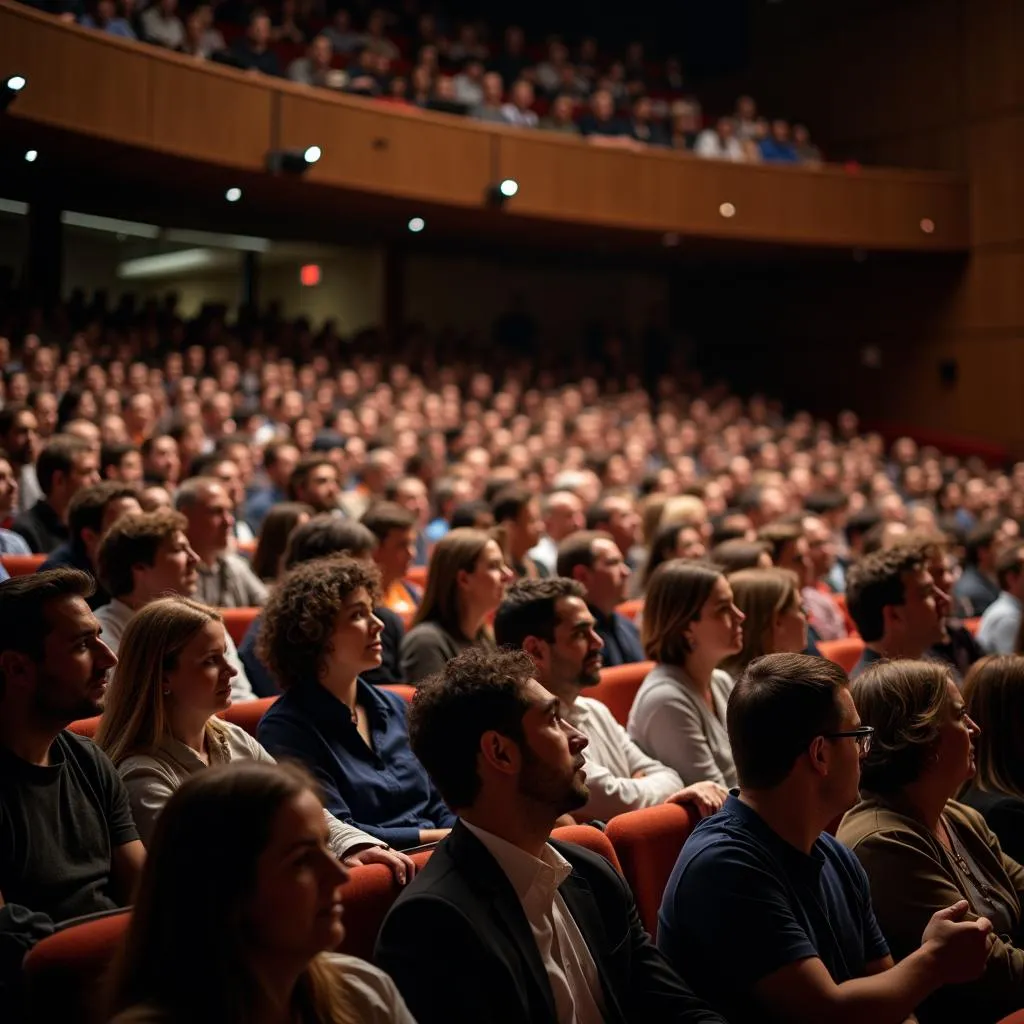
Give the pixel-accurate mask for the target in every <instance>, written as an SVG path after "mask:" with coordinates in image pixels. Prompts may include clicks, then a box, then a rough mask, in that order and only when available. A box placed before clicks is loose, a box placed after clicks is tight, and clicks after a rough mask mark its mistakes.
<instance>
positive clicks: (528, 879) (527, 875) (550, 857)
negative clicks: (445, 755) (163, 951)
mask: <svg viewBox="0 0 1024 1024" xmlns="http://www.w3.org/2000/svg"><path fill="white" fill-rule="evenodd" d="M462 824H463V825H465V826H466V828H468V829H469V831H470V832H472V833H473V835H475V836H476V837H477V839H479V840H480V842H481V843H483V844H484V846H486V847H487V850H488V852H489V853H490V854H491V856H492V857H493V858H494V859H495V860H496V861H497V862H498V866H499V867H500V868H501V870H502V871H504V872H505V877H506V878H508V880H509V882H511V883H512V888H513V889H515V891H516V895H517V896H518V897H519V902H520V903H521V904H522V906H523V913H524V914H525V915H526V920H527V921H528V922H529V924H530V930H531V931H532V932H533V937H534V939H536V941H537V950H538V952H539V953H540V959H541V962H542V963H543V964H544V970H545V971H547V975H548V982H549V983H550V985H551V993H552V995H553V996H554V1000H555V1012H556V1016H557V1017H558V1020H559V1022H560V1024H603V1022H604V994H603V992H602V990H601V979H600V977H599V975H598V973H597V964H595V963H594V958H593V957H592V956H591V954H590V949H589V948H588V946H587V943H586V940H585V939H584V938H583V935H582V934H581V933H580V930H579V927H578V926H577V924H576V922H575V921H574V920H573V916H572V914H570V913H569V908H568V907H567V906H566V905H565V901H564V900H563V899H562V896H561V893H559V891H558V887H559V886H560V885H561V884H562V882H564V881H565V880H566V878H568V877H569V875H570V874H571V873H572V865H571V864H570V863H569V862H568V861H567V860H566V859H565V858H564V857H563V856H562V855H561V854H560V853H559V852H558V851H557V850H556V849H555V848H554V847H553V846H551V845H550V844H548V843H545V845H544V851H543V854H542V857H541V859H540V860H538V859H537V858H536V857H534V856H533V855H532V854H529V853H527V852H526V851H525V850H521V849H520V848H519V847H518V846H515V845H513V844H512V843H510V842H508V841H507V840H505V839H502V838H500V837H499V836H496V835H493V834H492V833H490V832H485V831H484V830H483V829H482V828H477V827H476V826H475V825H471V824H470V823H469V822H468V821H466V820H465V818H463V819H462Z"/></svg>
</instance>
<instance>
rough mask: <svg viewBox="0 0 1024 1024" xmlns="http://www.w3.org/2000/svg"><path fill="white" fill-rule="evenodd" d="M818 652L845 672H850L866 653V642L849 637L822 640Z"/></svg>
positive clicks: (858, 638) (857, 637)
mask: <svg viewBox="0 0 1024 1024" xmlns="http://www.w3.org/2000/svg"><path fill="white" fill-rule="evenodd" d="M818 650H819V651H821V653H822V656H823V657H825V658H828V660H829V661H834V662H835V663H836V664H837V665H839V666H840V667H841V668H842V670H843V671H844V672H850V671H851V670H852V669H853V666H854V665H856V664H857V662H858V661H860V656H861V655H862V654H863V653H864V641H863V640H861V638H860V637H859V636H848V637H845V638H844V639H842V640H821V641H819V642H818Z"/></svg>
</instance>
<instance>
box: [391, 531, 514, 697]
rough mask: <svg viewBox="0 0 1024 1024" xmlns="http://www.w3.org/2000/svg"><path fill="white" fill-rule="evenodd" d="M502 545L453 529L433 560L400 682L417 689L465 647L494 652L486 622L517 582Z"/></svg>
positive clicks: (406, 643) (485, 536) (407, 643)
mask: <svg viewBox="0 0 1024 1024" xmlns="http://www.w3.org/2000/svg"><path fill="white" fill-rule="evenodd" d="M514 578H515V577H514V574H513V572H512V570H511V569H510V568H509V567H508V566H507V565H506V564H505V556H504V554H503V553H502V550H501V548H500V547H499V545H498V542H497V541H495V540H492V539H491V537H490V536H489V535H488V534H486V533H484V532H483V531H481V530H472V529H461V528H460V529H455V530H451V531H450V532H449V533H447V534H445V536H444V537H442V538H441V540H440V541H438V543H437V545H436V546H435V548H434V551H433V554H431V556H430V567H429V569H428V571H427V589H426V591H425V593H424V594H423V600H422V601H421V602H420V606H419V608H418V609H417V610H416V615H415V617H414V618H413V624H412V628H411V629H410V630H409V632H408V633H406V634H405V637H404V638H403V639H402V678H403V681H404V682H406V683H411V684H413V685H416V684H418V683H419V682H420V681H421V680H422V679H425V678H426V677H427V676H429V675H432V674H433V673H435V672H439V671H441V669H442V668H444V664H445V662H446V661H448V660H449V659H450V658H454V657H455V655H456V654H458V653H459V652H460V651H463V650H465V649H466V648H467V647H474V646H482V647H487V648H490V647H493V646H494V639H493V637H492V635H491V630H490V627H489V626H488V625H487V620H488V619H489V617H490V616H491V615H492V614H493V613H494V612H495V610H496V609H497V607H498V605H500V604H501V600H502V598H503V597H504V595H505V587H506V586H507V585H508V584H509V583H510V582H511V581H512V580H513V579H514Z"/></svg>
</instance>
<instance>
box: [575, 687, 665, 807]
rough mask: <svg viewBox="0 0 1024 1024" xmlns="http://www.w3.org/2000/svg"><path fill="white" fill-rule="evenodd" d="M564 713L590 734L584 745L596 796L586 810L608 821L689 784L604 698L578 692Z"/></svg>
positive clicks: (590, 785)
mask: <svg viewBox="0 0 1024 1024" xmlns="http://www.w3.org/2000/svg"><path fill="white" fill-rule="evenodd" d="M563 717H564V718H565V720H566V721H567V722H568V723H569V724H570V725H571V726H572V727H573V728H574V729H578V730H579V731H580V732H581V733H583V735H584V736H586V737H587V739H589V740H590V742H589V743H588V744H587V746H586V748H585V749H584V751H583V757H584V758H585V759H586V762H587V765H586V769H587V789H588V790H590V799H589V800H588V801H587V803H586V804H585V806H584V807H583V810H582V812H581V813H583V814H585V815H587V816H588V817H591V818H598V819H600V820H601V821H608V819H609V818H614V817H615V815H616V814H623V813H625V812H626V811H636V810H639V809H640V808H641V807H653V806H655V804H661V803H664V802H665V801H666V800H667V799H668V798H669V797H670V796H671V795H672V794H673V793H676V792H678V791H679V790H680V789H682V788H683V785H684V783H683V780H682V779H681V778H680V777H679V774H678V773H677V772H676V771H675V770H674V769H672V768H669V767H668V766H667V765H663V764H662V763H661V762H660V761H655V760H654V758H653V757H648V756H647V755H646V754H645V753H644V752H643V751H642V750H641V749H640V747H638V746H637V744H635V743H634V742H633V741H632V740H631V739H630V738H629V733H627V732H626V730H625V729H624V728H623V727H622V726H621V725H619V723H618V722H616V721H615V716H614V715H613V714H612V713H611V711H609V710H608V707H607V705H605V704H602V703H601V702H600V701H599V700H594V699H593V698H592V697H577V698H576V701H575V703H574V704H573V705H572V707H566V706H565V705H564V704H563ZM637 775H640V776H641V777H640V778H636V776H637Z"/></svg>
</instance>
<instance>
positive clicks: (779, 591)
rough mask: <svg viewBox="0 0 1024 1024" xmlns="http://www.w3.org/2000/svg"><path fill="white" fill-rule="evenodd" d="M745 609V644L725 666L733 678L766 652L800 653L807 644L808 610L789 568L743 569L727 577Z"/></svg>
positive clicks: (738, 675)
mask: <svg viewBox="0 0 1024 1024" xmlns="http://www.w3.org/2000/svg"><path fill="white" fill-rule="evenodd" d="M726 578H727V579H728V581H729V586H730V587H732V597H733V603H734V604H735V605H736V607H737V608H739V610H740V611H741V612H742V613H743V648H742V649H741V650H740V651H739V653H738V654H735V655H733V656H731V657H728V658H726V659H725V660H724V661H723V662H722V664H721V667H722V669H723V670H724V671H725V672H728V673H729V675H730V676H732V678H733V679H738V678H739V677H740V674H741V673H742V672H743V670H744V669H745V668H746V667H747V666H748V665H749V664H750V663H751V662H752V661H754V660H755V659H757V658H760V657H763V656H764V655H765V654H799V653H800V652H801V651H803V650H804V649H805V648H806V647H807V613H806V612H805V611H804V606H803V604H802V603H801V595H800V585H799V581H798V580H797V577H796V575H795V573H793V572H792V571H790V570H789V569H774V568H773V569H742V570H741V571H740V572H736V573H730V574H729V575H728V576H727V577H726Z"/></svg>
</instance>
